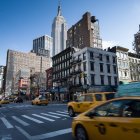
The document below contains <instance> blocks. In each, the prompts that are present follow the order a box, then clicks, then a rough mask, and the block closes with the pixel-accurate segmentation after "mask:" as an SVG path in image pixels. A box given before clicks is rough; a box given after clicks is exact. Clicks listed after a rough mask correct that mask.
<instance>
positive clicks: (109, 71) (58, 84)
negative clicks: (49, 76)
mask: <svg viewBox="0 0 140 140" xmlns="http://www.w3.org/2000/svg"><path fill="white" fill-rule="evenodd" d="M52 61H53V87H54V89H55V90H54V92H56V93H58V94H61V93H63V94H64V98H67V99H70V100H73V98H74V94H75V93H77V92H95V91H113V90H115V88H116V87H117V85H118V72H117V61H116V54H115V53H112V52H107V51H103V50H102V49H97V48H92V47H85V48H83V49H77V48H74V47H69V48H67V49H65V50H64V51H62V52H61V53H59V54H57V55H56V56H54V57H53V58H52Z"/></svg>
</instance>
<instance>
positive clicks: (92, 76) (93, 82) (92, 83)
mask: <svg viewBox="0 0 140 140" xmlns="http://www.w3.org/2000/svg"><path fill="white" fill-rule="evenodd" d="M91 85H95V75H94V74H91Z"/></svg>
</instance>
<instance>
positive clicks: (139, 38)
mask: <svg viewBox="0 0 140 140" xmlns="http://www.w3.org/2000/svg"><path fill="white" fill-rule="evenodd" d="M134 49H135V51H136V53H137V54H140V25H139V31H138V32H137V33H136V34H135V35H134Z"/></svg>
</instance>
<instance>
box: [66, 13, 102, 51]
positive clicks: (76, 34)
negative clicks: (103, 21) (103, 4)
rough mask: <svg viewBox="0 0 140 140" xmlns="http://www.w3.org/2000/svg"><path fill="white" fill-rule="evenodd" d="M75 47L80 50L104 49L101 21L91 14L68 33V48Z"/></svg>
mask: <svg viewBox="0 0 140 140" xmlns="http://www.w3.org/2000/svg"><path fill="white" fill-rule="evenodd" d="M73 46H74V47H76V48H80V49H82V48H84V47H85V46H88V47H93V48H100V49H102V39H101V38H100V30H99V20H98V19H96V17H95V16H91V14H90V13H89V12H86V13H85V14H84V15H83V17H82V19H81V20H79V21H78V22H77V23H76V24H75V25H73V26H72V27H71V28H70V29H69V30H68V32H67V47H73Z"/></svg>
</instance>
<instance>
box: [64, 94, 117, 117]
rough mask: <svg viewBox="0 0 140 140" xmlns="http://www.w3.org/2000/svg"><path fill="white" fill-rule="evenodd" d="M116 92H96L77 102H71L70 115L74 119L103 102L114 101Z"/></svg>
mask: <svg viewBox="0 0 140 140" xmlns="http://www.w3.org/2000/svg"><path fill="white" fill-rule="evenodd" d="M114 97H115V92H96V93H87V94H83V95H81V96H79V97H78V98H77V100H76V101H72V102H69V103H68V105H67V107H68V113H69V116H70V117H74V116H75V114H76V113H82V112H84V111H86V110H88V109H89V108H91V107H93V106H96V105H98V104H100V103H102V102H105V101H107V100H110V99H113V98H114Z"/></svg>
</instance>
